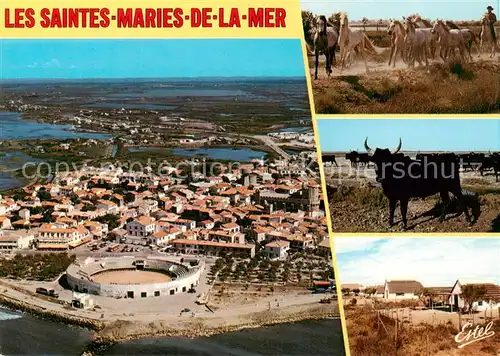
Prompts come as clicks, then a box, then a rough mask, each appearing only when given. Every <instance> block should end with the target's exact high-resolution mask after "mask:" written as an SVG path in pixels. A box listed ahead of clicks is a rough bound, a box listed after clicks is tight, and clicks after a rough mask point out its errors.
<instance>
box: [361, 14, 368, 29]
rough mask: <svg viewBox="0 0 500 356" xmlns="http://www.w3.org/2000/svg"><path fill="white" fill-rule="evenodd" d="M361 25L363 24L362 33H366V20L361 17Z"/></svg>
mask: <svg viewBox="0 0 500 356" xmlns="http://www.w3.org/2000/svg"><path fill="white" fill-rule="evenodd" d="M361 23H362V24H363V31H366V25H367V24H368V19H367V18H366V17H363V18H362V19H361Z"/></svg>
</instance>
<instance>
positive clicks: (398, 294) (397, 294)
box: [396, 293, 405, 297]
mask: <svg viewBox="0 0 500 356" xmlns="http://www.w3.org/2000/svg"><path fill="white" fill-rule="evenodd" d="M404 295H405V294H404V293H396V297H402V296H404Z"/></svg>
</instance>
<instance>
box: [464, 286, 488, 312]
mask: <svg viewBox="0 0 500 356" xmlns="http://www.w3.org/2000/svg"><path fill="white" fill-rule="evenodd" d="M485 294H486V288H485V286H484V285H478V284H467V285H465V286H462V299H463V300H464V303H465V310H467V311H469V312H471V311H472V304H473V303H474V302H476V301H478V300H480V299H481V298H483V297H484V295H485Z"/></svg>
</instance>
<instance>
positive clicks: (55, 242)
mask: <svg viewBox="0 0 500 356" xmlns="http://www.w3.org/2000/svg"><path fill="white" fill-rule="evenodd" d="M91 238H92V237H91V235H90V232H89V230H87V229H86V228H85V227H84V226H82V225H79V226H78V227H73V228H68V227H67V225H62V224H61V225H56V224H45V225H42V227H41V228H40V229H39V230H38V236H37V240H38V248H39V249H67V248H70V247H76V246H79V245H81V244H83V243H85V242H88V241H90V240H91Z"/></svg>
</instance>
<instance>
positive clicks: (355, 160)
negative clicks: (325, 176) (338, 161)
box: [345, 151, 359, 167]
mask: <svg viewBox="0 0 500 356" xmlns="http://www.w3.org/2000/svg"><path fill="white" fill-rule="evenodd" d="M358 156H359V153H358V152H356V151H351V152H349V153H346V154H345V159H347V160H349V161H351V167H354V166H356V165H357V164H358Z"/></svg>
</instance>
